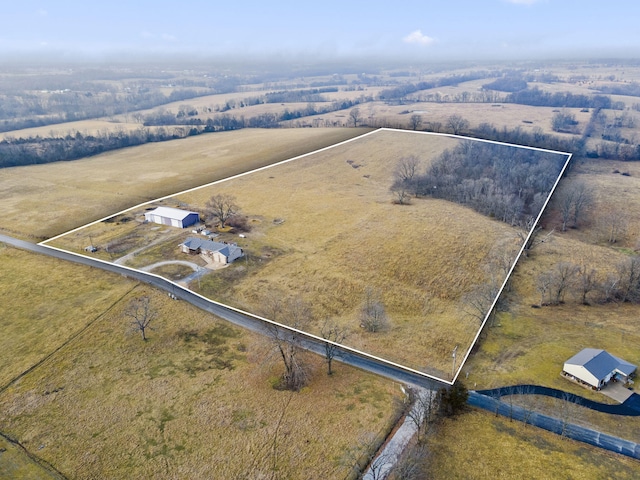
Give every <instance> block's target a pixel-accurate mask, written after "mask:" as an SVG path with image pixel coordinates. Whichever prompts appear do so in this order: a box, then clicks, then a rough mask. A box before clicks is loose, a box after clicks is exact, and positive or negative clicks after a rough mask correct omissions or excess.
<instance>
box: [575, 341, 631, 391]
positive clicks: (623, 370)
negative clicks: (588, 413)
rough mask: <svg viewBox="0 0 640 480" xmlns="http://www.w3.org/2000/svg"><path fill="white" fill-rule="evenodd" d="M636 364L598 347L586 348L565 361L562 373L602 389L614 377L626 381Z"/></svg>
mask: <svg viewBox="0 0 640 480" xmlns="http://www.w3.org/2000/svg"><path fill="white" fill-rule="evenodd" d="M636 368H637V367H636V366H635V365H633V364H631V363H629V362H626V361H624V360H622V359H620V358H617V357H614V356H613V355H611V354H610V353H608V352H606V351H604V350H599V349H596V348H585V349H584V350H582V351H580V352H579V353H577V354H575V355H574V356H573V357H571V358H570V359H569V360H567V361H566V362H565V363H564V368H563V369H562V374H563V375H564V376H566V377H569V378H570V379H571V380H574V381H577V382H579V383H583V384H586V385H589V386H590V387H592V388H594V389H596V390H600V389H601V388H602V387H604V386H605V385H606V384H607V383H609V381H610V380H611V379H613V378H615V379H616V380H619V381H621V382H623V383H626V382H627V381H628V380H629V377H630V376H631V375H632V374H633V373H634V372H635V371H636Z"/></svg>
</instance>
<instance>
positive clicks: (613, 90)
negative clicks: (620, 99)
mask: <svg viewBox="0 0 640 480" xmlns="http://www.w3.org/2000/svg"><path fill="white" fill-rule="evenodd" d="M598 91H599V92H601V93H606V94H609V95H628V96H631V97H640V83H638V82H632V83H621V84H617V85H603V86H600V87H598Z"/></svg>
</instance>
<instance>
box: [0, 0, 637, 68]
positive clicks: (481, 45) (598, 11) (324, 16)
mask: <svg viewBox="0 0 640 480" xmlns="http://www.w3.org/2000/svg"><path fill="white" fill-rule="evenodd" d="M6 3H9V5H6V4H5V5H3V7H2V9H1V10H0V21H1V25H2V28H1V29H0V59H1V58H22V57H25V56H28V55H30V54H33V55H39V56H48V55H49V56H52V57H56V56H67V57H72V56H85V57H95V58H118V57H121V58H126V57H128V56H135V55H138V56H140V55H142V56H145V55H149V56H152V55H163V54H170V55H176V54H178V55H199V56H231V57H238V58H255V57H261V58H270V57H278V58H281V59H282V58H289V57H292V58H301V57H302V58H308V59H310V60H313V59H317V60H321V59H336V58H353V57H363V58H370V57H374V58H375V57H379V58H396V59H410V60H415V61H429V60H447V59H453V60H474V59H478V60H480V59H490V60H494V59H495V60H497V59H520V60H528V59H545V58H550V59H551V58H571V57H585V58H589V57H592V58H602V57H637V58H640V26H639V24H638V20H640V1H638V0H616V1H611V2H607V1H603V0H417V1H405V0H393V1H387V2H382V1H377V0H362V1H355V0H351V1H350V0H341V1H335V0H323V1H316V2H305V1H302V0H295V1H292V0H282V1H271V2H269V1H264V0H263V1H254V0H243V1H232V0H227V1H218V0H188V1H184V2H180V1H178V0H172V1H166V0H156V1H149V0H127V1H122V0H109V1H91V0H50V1H45V0H41V1H33V0H21V1H11V2H6Z"/></svg>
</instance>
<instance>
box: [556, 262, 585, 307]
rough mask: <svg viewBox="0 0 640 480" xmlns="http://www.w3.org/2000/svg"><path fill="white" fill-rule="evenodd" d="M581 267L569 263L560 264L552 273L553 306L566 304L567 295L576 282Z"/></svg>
mask: <svg viewBox="0 0 640 480" xmlns="http://www.w3.org/2000/svg"><path fill="white" fill-rule="evenodd" d="M578 271H579V267H578V266H577V265H574V264H572V263H569V262H560V263H558V264H557V265H556V268H554V269H553V271H552V273H551V285H550V294H551V301H552V303H553V304H555V305H558V304H560V303H562V302H564V297H565V294H566V293H567V291H568V290H569V289H571V287H572V286H573V284H574V282H575V278H576V275H577V273H578Z"/></svg>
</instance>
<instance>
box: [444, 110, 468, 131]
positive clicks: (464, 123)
mask: <svg viewBox="0 0 640 480" xmlns="http://www.w3.org/2000/svg"><path fill="white" fill-rule="evenodd" d="M447 127H448V128H449V130H451V133H453V134H454V135H458V134H459V133H462V131H463V130H465V129H467V128H469V121H468V120H467V119H465V118H463V117H462V116H461V115H458V114H453V115H451V116H449V118H447Z"/></svg>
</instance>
